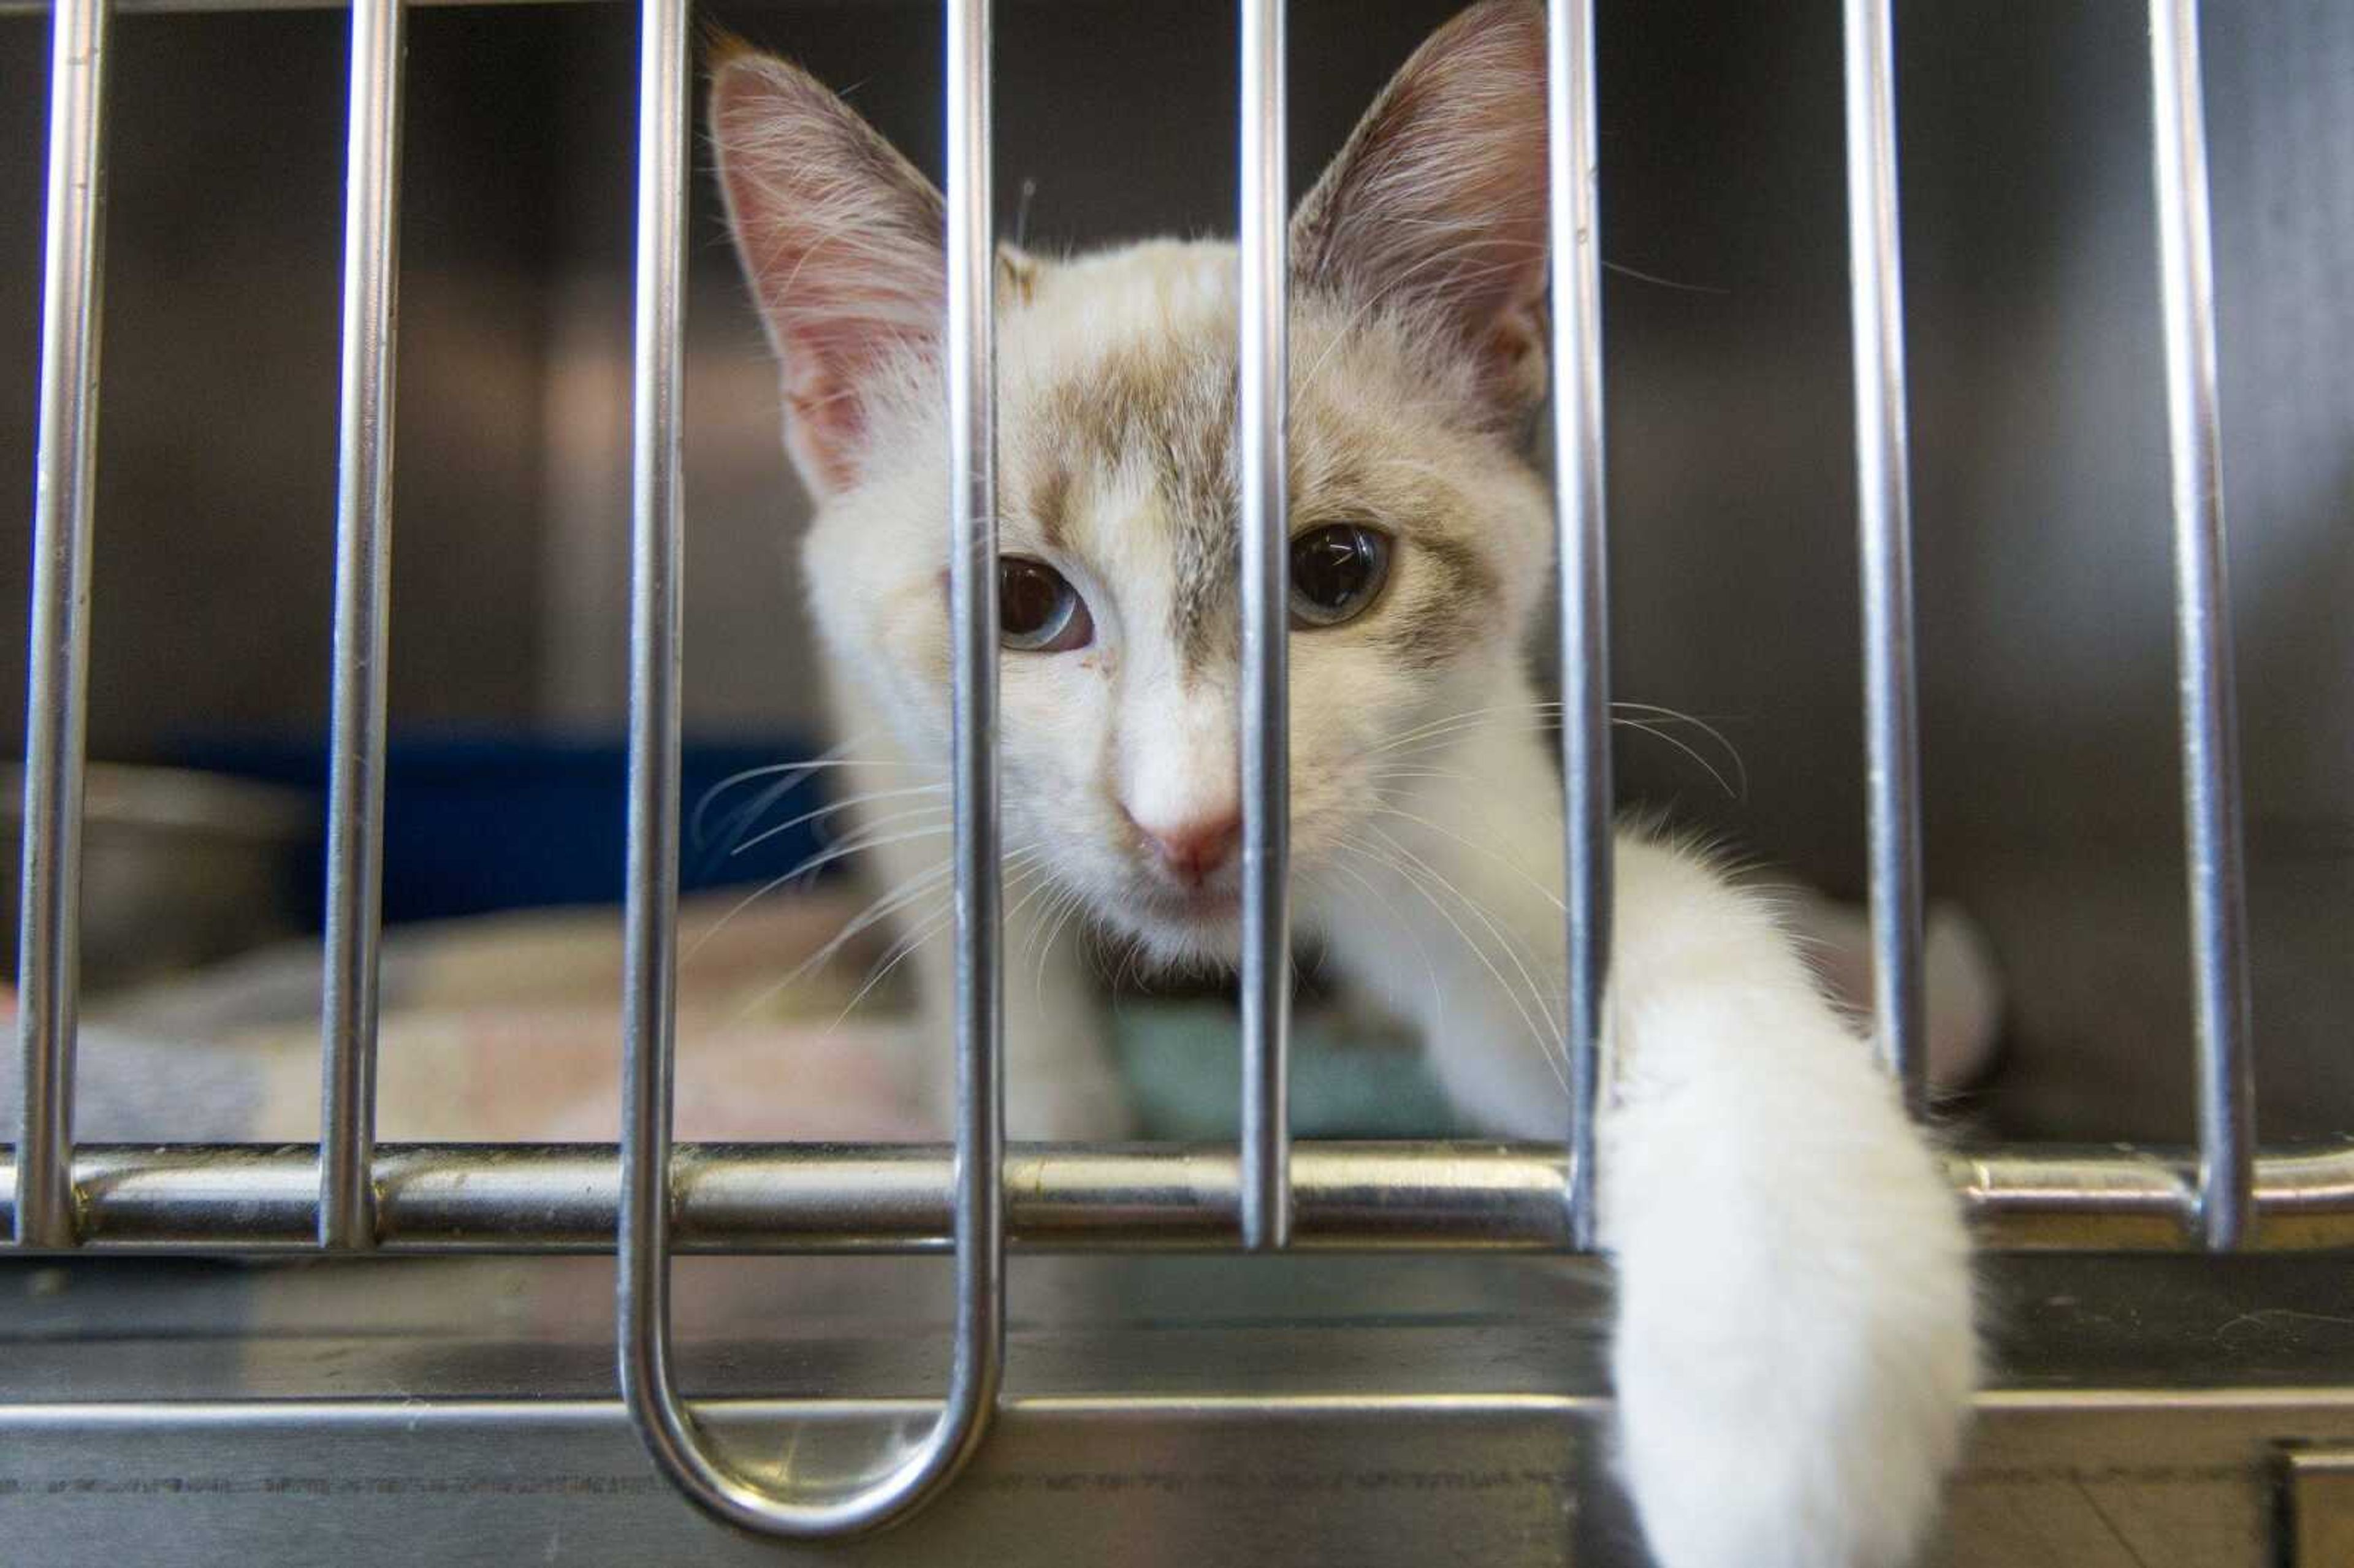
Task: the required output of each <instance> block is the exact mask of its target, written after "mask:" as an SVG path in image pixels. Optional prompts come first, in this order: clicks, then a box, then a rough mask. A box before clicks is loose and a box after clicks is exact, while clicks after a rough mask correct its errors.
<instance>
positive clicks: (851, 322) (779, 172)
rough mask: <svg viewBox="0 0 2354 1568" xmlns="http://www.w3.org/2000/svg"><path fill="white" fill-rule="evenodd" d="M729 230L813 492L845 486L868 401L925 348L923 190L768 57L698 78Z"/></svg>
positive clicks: (937, 262) (938, 263) (929, 243)
mask: <svg viewBox="0 0 2354 1568" xmlns="http://www.w3.org/2000/svg"><path fill="white" fill-rule="evenodd" d="M712 122H713V126H714V130H715V132H716V141H717V143H718V150H719V166H720V176H721V184H722V185H723V187H724V189H725V190H726V196H727V208H728V222H729V228H730V230H731V231H732V232H733V234H734V236H735V239H736V248H737V255H738V256H739V257H740V258H741V259H742V260H743V263H744V270H745V273H746V275H747V277H748V279H749V281H750V282H751V284H752V289H753V292H754V294H755V295H756V296H757V297H758V301H759V304H760V310H761V314H762V316H763V317H764V318H765V320H766V321H767V323H768V327H769V340H770V342H771V344H773V345H774V347H775V348H776V350H777V354H778V356H779V360H780V361H781V362H782V371H783V379H784V389H785V412H786V423H787V439H788V442H789V445H790V448H791V450H792V454H793V457H794V460H795V461H796V463H797V464H798V465H799V466H800V468H801V475H802V478H803V479H804V480H805V481H807V482H809V483H810V484H811V487H812V488H814V489H816V490H817V491H819V492H820V493H831V492H832V491H836V490H839V489H841V488H843V486H845V485H847V484H849V483H850V482H853V481H854V479H855V477H856V475H857V471H858V465H859V462H860V461H861V459H862V457H863V455H864V447H865V442H866V440H867V437H868V433H869V430H868V427H869V424H870V421H871V419H872V417H873V413H874V404H875V397H876V396H877V394H878V393H879V392H881V391H882V390H883V389H884V387H885V385H886V382H887V378H888V377H890V376H893V375H895V374H896V373H897V371H898V367H899V366H902V365H903V364H904V362H906V361H907V359H908V358H910V357H911V356H915V357H921V356H923V355H928V354H929V353H931V352H932V351H933V349H934V347H935V346H936V344H937V343H938V335H939V330H940V313H941V308H942V303H943V301H944V298H945V295H946V280H945V277H944V261H943V257H942V251H941V246H942V219H941V206H940V198H939V196H938V193H937V192H936V191H934V190H933V189H932V188H931V186H930V185H928V183H926V181H925V180H924V177H923V176H922V175H919V174H917V172H916V171H915V169H914V168H913V167H911V166H910V165H909V164H907V160H906V159H904V158H902V157H900V156H899V154H897V153H896V152H895V151H893V150H892V148H891V147H890V146H889V144H888V143H885V142H884V141H883V139H882V138H881V137H880V136H878V135H876V134H875V132H874V131H873V130H872V129H871V128H870V127H868V126H867V124H866V123H865V122H864V121H863V120H861V119H859V118H858V116H857V115H855V114H854V113H853V112H852V111H850V110H849V109H848V108H847V107H846V106H845V105H843V102H842V101H841V100H839V99H837V98H835V97H834V96H833V94H832V93H831V92H829V91H827V90H825V89H824V88H823V87H822V86H820V85H819V84H818V83H817V82H816V81H814V80H812V79H811V78H809V77H808V76H806V75H804V74H803V73H802V72H801V71H800V70H798V69H794V68H793V67H791V66H790V65H787V64H785V63H784V62H783V61H781V60H778V59H774V58H768V57H764V56H751V55H748V56H742V57H739V58H736V59H734V60H731V61H729V62H728V63H727V64H726V65H725V66H723V67H722V68H721V69H720V70H719V72H718V75H717V77H716V79H715V80H714V82H713V85H712Z"/></svg>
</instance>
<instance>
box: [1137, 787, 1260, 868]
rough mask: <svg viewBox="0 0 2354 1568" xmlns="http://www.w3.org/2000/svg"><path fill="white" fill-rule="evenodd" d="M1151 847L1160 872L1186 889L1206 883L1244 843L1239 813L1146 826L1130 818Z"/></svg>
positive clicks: (1209, 815) (1143, 822) (1151, 823)
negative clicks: (1158, 863) (1159, 866)
mask: <svg viewBox="0 0 2354 1568" xmlns="http://www.w3.org/2000/svg"><path fill="white" fill-rule="evenodd" d="M1129 820H1130V821H1135V822H1136V829H1137V832H1140V833H1142V834H1143V835H1144V842H1146V843H1148V844H1150V845H1151V846H1152V854H1153V858H1154V859H1155V860H1157V861H1159V862H1160V863H1161V870H1163V871H1165V872H1167V873H1168V874H1170V875H1171V876H1172V877H1173V878H1175V879H1176V880H1177V881H1178V882H1180V883H1182V884H1183V885H1186V886H1188V887H1192V886H1196V885H1200V884H1201V883H1204V882H1206V881H1208V880H1209V879H1210V876H1211V874H1213V873H1214V872H1215V871H1216V870H1217V869H1218V868H1219V867H1220V866H1222V865H1224V864H1225V863H1226V862H1227V861H1229V860H1231V859H1233V858H1234V854H1235V849H1236V848H1237V847H1239V846H1240V845H1241V843H1242V841H1243V819H1242V813H1241V812H1240V811H1239V810H1235V808H1233V807H1228V808H1227V809H1225V810H1223V811H1218V812H1214V813H1212V814H1208V815H1204V816H1198V817H1191V818H1187V819H1185V820H1183V821H1174V822H1166V823H1162V822H1149V821H1141V820H1139V819H1137V818H1133V817H1131V818H1130V819H1129Z"/></svg>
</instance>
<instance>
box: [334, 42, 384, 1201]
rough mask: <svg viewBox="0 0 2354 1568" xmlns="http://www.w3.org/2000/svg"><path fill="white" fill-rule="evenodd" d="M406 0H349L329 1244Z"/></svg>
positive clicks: (363, 815)
mask: <svg viewBox="0 0 2354 1568" xmlns="http://www.w3.org/2000/svg"><path fill="white" fill-rule="evenodd" d="M401 5H402V0H353V5H352V64H351V106H350V128H349V132H348V136H347V141H346V145H345V164H344V384H343V424H342V433H341V437H340V441H339V445H338V448H337V451H336V493H335V650H334V718H333V721H332V726H331V732H330V733H331V735H332V740H331V743H330V746H331V750H330V756H329V760H328V784H327V933H326V944H325V948H326V950H325V958H324V960H323V962H324V974H323V986H322V991H321V994H322V996H323V998H324V1001H323V1006H322V1009H321V1015H320V1023H319V1029H320V1046H319V1050H320V1057H321V1063H322V1065H321V1071H320V1076H321V1084H320V1090H319V1245H322V1246H325V1247H336V1248H343V1247H365V1246H366V1245H368V1244H369V1242H370V1240H371V1239H372V1237H373V1234H374V1229H375V1208H376V1203H375V1197H376V1193H375V1187H374V1182H373V1180H372V1178H371V1175H370V1167H371V1165H372V1163H373V1160H374V1152H375V1147H376V970H377V942H378V938H379V935H380V926H381V921H382V917H383V885H384V739H385V667H384V661H385V630H386V621H387V617H388V613H389V611H388V595H389V590H390V577H391V554H392V440H393V384H394V355H395V338H394V324H395V321H396V319H397V314H398V312H397V305H396V301H397V295H398V282H399V279H398V267H397V266H396V264H395V260H394V257H395V254H396V249H397V240H398V223H399V189H400V58H401V48H402V44H401V21H402V13H401Z"/></svg>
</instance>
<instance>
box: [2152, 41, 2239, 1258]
mask: <svg viewBox="0 0 2354 1568" xmlns="http://www.w3.org/2000/svg"><path fill="white" fill-rule="evenodd" d="M2149 69H2150V126H2151V137H2150V141H2151V154H2152V156H2151V160H2150V162H2151V172H2152V175H2153V176H2154V178H2155V182H2156V186H2157V206H2158V285H2159V288H2158V291H2159V303H2160V312H2161V316H2162V320H2163V324H2164V329H2165V337H2166V434H2167V451H2168V458H2169V460H2170V464H2171V468H2172V476H2173V503H2174V607H2175V608H2174V618H2175V619H2174V624H2175V640H2176V644H2177V652H2178V655H2179V661H2180V669H2179V694H2180V700H2181V705H2182V814H2183V830H2184V837H2185V841H2186V842H2185V848H2186V851H2187V860H2188V873H2187V882H2188V896H2189V899H2190V980H2191V988H2192V1009H2193V1022H2194V1029H2195V1033H2196V1037H2197V1041H2198V1052H2199V1192H2198V1205H2197V1213H2198V1220H2199V1225H2200V1231H2201V1233H2202V1234H2204V1236H2205V1238H2206V1242H2207V1245H2208V1246H2209V1247H2211V1248H2212V1249H2215V1250H2217V1251H2223V1250H2228V1249H2230V1248H2232V1247H2234V1246H2237V1245H2240V1243H2241V1241H2242V1240H2243V1238H2244V1237H2245V1236H2246V1234H2247V1233H2248V1228H2249V1224H2250V1221H2251V1218H2252V1215H2251V1211H2250V1204H2251V1192H2252V1189H2253V1164H2254V1159H2255V1105H2254V1101H2255V1089H2254V1085H2253V1081H2252V1075H2251V1070H2250V1064H2249V1058H2248V958H2247V947H2248V912H2247V886H2246V878H2245V874H2244V872H2243V862H2242V832H2241V810H2240V725H2239V714H2238V702H2237V698H2236V696H2235V694H2234V692H2233V688H2232V597H2231V588H2230V586H2229V585H2230V572H2229V562H2230V554H2231V552H2230V548H2229V544H2228V540H2227V539H2226V536H2225V534H2224V520H2223V460H2222V416H2221V409H2220V408H2219V402H2218V398H2217V397H2216V391H2215V281H2214V258H2213V245H2212V242H2211V238H2210V236H2209V231H2208V212H2207V116H2206V110H2205V107H2204V105H2203V103H2202V102H2201V90H2202V84H2201V80H2200V65H2199V5H2198V0H2150V7H2149Z"/></svg>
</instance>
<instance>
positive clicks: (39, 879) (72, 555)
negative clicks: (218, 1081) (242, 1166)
mask: <svg viewBox="0 0 2354 1568" xmlns="http://www.w3.org/2000/svg"><path fill="white" fill-rule="evenodd" d="M108 22H109V16H108V10H107V0H61V3H60V4H59V5H58V7H57V9H56V11H55V12H54V13H53V14H52V16H51V19H50V23H49V172H48V236H47V240H46V249H45V250H44V252H43V257H42V270H41V412H40V449H39V451H38V454H37V457H36V458H35V474H34V493H33V606H32V648H31V657H30V678H29V680H28V682H27V686H28V690H27V695H26V704H25V706H26V721H25V732H26V733H25V847H24V853H25V858H24V906H23V916H22V920H21V923H20V924H19V926H18V930H19V931H20V932H21V937H20V938H19V947H18V952H17V967H16V977H17V978H16V988H17V1002H16V1006H17V1013H16V1031H17V1033H16V1038H17V1044H18V1049H19V1053H20V1059H21V1061H22V1063H23V1076H22V1078H21V1080H20V1083H21V1090H22V1094H23V1096H24V1099H23V1104H22V1107H21V1114H20V1117H19V1119H18V1121H17V1128H16V1172H15V1180H14V1181H12V1182H11V1183H10V1190H11V1191H12V1192H14V1193H15V1194H16V1215H15V1223H14V1226H13V1229H14V1233H15V1235H16V1240H17V1242H18V1244H19V1245H30V1246H67V1245H72V1242H73V1239H74V1235H75V1230H76V1225H75V1216H74V1194H73V1175H72V1167H73V1065H74V1034H75V1031H76V1029H77V1027H78V1022H77V1014H78V1011H79V1009H78V1003H79V999H80V927H81V829H82V763H83V747H84V738H85V733H86V729H87V720H88V716H89V709H90V614H89V610H90V516H91V510H92V506H93V503H94V502H95V499H96V497H95V489H96V483H97V470H98V349H99V285H100V277H99V238H100V228H101V217H102V216H103V209H102V196H103V190H102V185H101V181H102V179H103V177H104V175H105V165H104V162H103V160H104V155H105V142H104V139H103V137H102V135H101V122H102V111H103V108H104V96H103V95H104V90H105V63H106V36H107V31H108Z"/></svg>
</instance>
